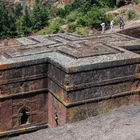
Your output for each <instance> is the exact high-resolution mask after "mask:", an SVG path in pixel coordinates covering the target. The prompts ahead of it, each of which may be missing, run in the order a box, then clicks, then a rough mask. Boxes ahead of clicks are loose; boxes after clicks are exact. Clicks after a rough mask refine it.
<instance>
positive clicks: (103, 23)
mask: <svg viewBox="0 0 140 140" xmlns="http://www.w3.org/2000/svg"><path fill="white" fill-rule="evenodd" d="M101 27H102V34H103V33H105V22H102V23H101Z"/></svg>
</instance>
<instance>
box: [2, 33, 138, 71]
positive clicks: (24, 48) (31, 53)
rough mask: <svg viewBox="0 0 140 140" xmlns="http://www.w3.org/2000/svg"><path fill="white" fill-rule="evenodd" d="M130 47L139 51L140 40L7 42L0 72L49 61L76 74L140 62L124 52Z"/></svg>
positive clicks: (88, 38) (42, 38) (99, 38)
mask: <svg viewBox="0 0 140 140" xmlns="http://www.w3.org/2000/svg"><path fill="white" fill-rule="evenodd" d="M127 46H137V47H139V46H140V40H139V39H136V38H133V37H129V36H126V35H122V34H118V33H114V34H104V35H100V36H92V35H91V36H86V37H80V36H75V35H72V34H55V35H50V36H45V35H44V36H43V35H38V36H29V37H23V38H18V39H13V40H4V41H1V42H0V69H7V68H10V67H15V66H16V67H18V66H21V65H29V64H32V63H41V61H47V62H48V63H53V64H56V65H57V66H58V67H60V68H62V69H63V70H64V71H66V72H77V71H83V70H89V69H93V68H102V67H109V66H113V65H122V64H124V63H125V64H127V63H128V64H130V63H136V62H139V61H140V56H139V55H138V54H136V53H134V52H131V51H128V50H126V49H124V48H123V47H127ZM112 62H113V63H112Z"/></svg>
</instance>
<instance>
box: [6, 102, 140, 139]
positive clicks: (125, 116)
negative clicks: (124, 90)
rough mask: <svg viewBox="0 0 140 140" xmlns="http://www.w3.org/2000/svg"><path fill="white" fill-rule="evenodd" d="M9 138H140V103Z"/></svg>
mask: <svg viewBox="0 0 140 140" xmlns="http://www.w3.org/2000/svg"><path fill="white" fill-rule="evenodd" d="M7 140H140V104H139V105H133V106H129V107H122V108H120V109H117V110H113V111H112V112H109V113H106V114H102V115H100V116H96V117H93V118H88V119H87V120H84V121H81V122H77V123H74V124H67V125H65V126H60V127H57V128H48V129H43V130H39V131H36V132H33V133H29V134H24V135H19V136H17V137H11V138H9V139H8V138H7Z"/></svg>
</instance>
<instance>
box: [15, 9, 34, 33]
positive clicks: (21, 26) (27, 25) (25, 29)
mask: <svg viewBox="0 0 140 140" xmlns="http://www.w3.org/2000/svg"><path fill="white" fill-rule="evenodd" d="M16 25H17V32H18V35H28V34H30V33H31V32H32V30H31V27H32V22H31V17H30V15H29V12H28V8H27V7H26V8H25V13H24V14H23V16H21V17H20V18H19V19H18V20H17V24H16Z"/></svg>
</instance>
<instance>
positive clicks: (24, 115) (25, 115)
mask: <svg viewBox="0 0 140 140" xmlns="http://www.w3.org/2000/svg"><path fill="white" fill-rule="evenodd" d="M28 123H29V110H28V109H26V108H23V109H22V110H21V111H20V125H24V124H28Z"/></svg>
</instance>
